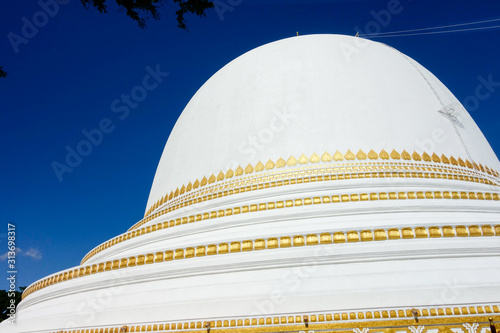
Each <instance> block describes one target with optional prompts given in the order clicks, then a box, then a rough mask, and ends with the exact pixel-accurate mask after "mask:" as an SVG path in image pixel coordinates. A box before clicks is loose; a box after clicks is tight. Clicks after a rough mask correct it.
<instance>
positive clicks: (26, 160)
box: [0, 0, 500, 289]
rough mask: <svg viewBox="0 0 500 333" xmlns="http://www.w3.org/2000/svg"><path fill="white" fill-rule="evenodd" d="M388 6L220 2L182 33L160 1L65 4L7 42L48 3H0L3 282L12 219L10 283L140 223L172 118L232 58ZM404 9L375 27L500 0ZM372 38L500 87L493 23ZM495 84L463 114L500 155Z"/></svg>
mask: <svg viewBox="0 0 500 333" xmlns="http://www.w3.org/2000/svg"><path fill="white" fill-rule="evenodd" d="M46 1H49V0H42V2H46ZM391 1H396V0H389V1H363V0H358V1H347V0H345V1H333V0H332V1H326V0H324V1H313V0H310V1H306V0H292V1H290V0H286V1H285V0H258V1H257V0H242V1H240V0H220V2H219V3H222V4H225V5H226V7H225V8H226V9H227V10H226V11H225V12H222V10H219V11H217V10H211V11H209V12H208V13H207V16H206V17H205V18H198V17H195V16H187V19H188V24H189V31H183V30H180V29H178V28H177V27H176V22H175V16H174V10H173V8H172V7H171V5H168V3H167V5H166V6H165V8H164V9H162V19H161V20H160V21H150V22H149V24H148V27H147V29H144V30H141V29H140V28H138V27H137V25H136V24H135V23H134V22H133V21H132V20H130V19H128V18H127V17H126V16H125V15H124V14H123V13H121V12H118V10H117V8H115V7H114V6H110V8H109V13H107V14H105V15H102V14H99V13H98V12H97V11H96V10H93V9H90V10H85V9H84V8H83V7H82V5H81V4H80V1H79V0H69V2H68V3H66V4H64V5H63V4H61V5H59V9H58V12H57V13H55V14H54V13H53V14H54V15H53V17H49V16H47V20H46V22H43V21H39V23H40V24H39V25H40V27H39V28H38V31H25V32H27V33H28V35H29V36H30V37H29V38H26V40H24V42H23V43H20V44H16V43H14V44H15V47H13V44H12V43H11V42H10V41H9V37H8V36H9V33H14V34H17V35H22V28H23V25H24V24H25V23H24V21H23V17H25V18H26V19H27V20H28V21H30V22H33V19H36V20H42V19H43V15H40V14H39V12H40V11H41V10H42V8H41V6H40V4H39V3H38V2H37V1H33V0H23V1H3V2H2V3H1V4H0V13H1V14H0V16H1V20H0V66H4V70H6V71H7V72H8V73H9V76H8V77H7V78H4V79H0V135H1V138H2V140H1V151H2V162H1V163H0V175H1V177H0V179H1V183H0V202H1V205H0V207H1V209H0V215H1V221H2V223H1V224H0V269H1V272H2V274H4V275H5V276H6V271H7V267H6V261H5V260H4V259H5V258H4V256H2V255H3V254H4V253H5V252H7V244H6V233H7V223H9V222H10V223H13V224H15V225H16V232H17V235H16V236H17V239H16V242H17V246H18V247H19V248H20V249H21V250H20V252H19V253H18V255H17V270H18V274H17V283H18V286H24V285H28V284H30V283H32V282H34V281H35V280H37V279H39V278H42V277H44V276H46V275H49V274H51V273H54V272H56V271H59V270H62V269H65V268H68V267H72V266H74V265H78V264H79V262H80V260H81V259H82V257H83V256H84V255H85V254H86V253H87V252H88V251H89V250H91V249H92V248H93V247H94V246H96V245H98V244H100V243H101V242H104V241H106V240H108V239H109V238H111V237H113V236H115V235H117V234H119V233H121V232H124V231H125V230H127V229H128V228H129V227H130V226H131V225H133V224H134V223H135V222H137V221H138V220H139V219H140V218H141V217H142V216H143V214H144V210H145V206H146V201H147V198H148V194H149V189H150V186H151V184H152V181H153V177H154V173H155V170H156V166H157V163H158V162H159V159H160V156H161V153H162V150H163V147H164V145H165V142H166V141H167V138H168V135H169V133H170V131H171V129H172V127H173V125H174V124H175V121H176V119H177V117H178V116H179V115H180V113H181V112H182V110H183V108H184V106H185V105H186V104H187V102H188V101H189V99H190V98H191V96H192V95H193V94H194V93H195V92H196V91H197V89H198V88H199V87H200V86H201V85H202V84H203V83H204V82H205V81H206V80H207V79H208V78H209V77H210V76H211V75H212V74H214V73H215V72H216V71H217V70H218V69H220V68H221V67H222V66H224V65H225V64H226V63H228V62H229V61H231V60H232V59H234V58H236V57H237V56H239V55H241V54H243V53H245V52H247V51H249V50H251V49H253V48H255V47H258V46H260V45H263V44H266V43H269V42H272V41H275V40H279V39H282V38H286V37H292V36H294V35H295V34H296V31H299V33H300V34H316V33H336V34H348V35H354V34H355V27H356V26H357V27H359V28H360V29H361V32H364V30H365V28H366V26H367V23H369V22H374V20H375V18H374V16H373V12H380V11H381V10H384V9H387V8H388V5H389V4H390V3H391ZM399 6H400V7H401V8H402V10H401V11H400V13H398V14H395V15H392V16H391V20H390V22H389V23H388V24H387V25H386V26H385V27H381V31H382V32H389V31H399V30H405V29H416V28H425V27H432V26H441V25H448V24H459V23H466V22H472V21H479V20H487V19H498V18H500V3H499V2H498V1H497V0H467V1H465V0H460V1H459V0H457V1H435V0H434V1H427V0H419V1H416V0H414V1H411V0H400V5H399ZM220 8H222V7H220ZM398 8H399V7H398ZM52 9H53V8H52ZM34 16H35V17H34ZM375 22H376V21H375ZM42 23H43V24H42ZM497 23H498V22H497ZM10 36H11V38H12V36H13V35H12V34H10ZM376 40H379V41H382V42H384V43H387V44H389V45H391V46H393V47H395V48H396V49H399V50H400V51H402V52H403V53H405V54H407V55H409V56H410V57H412V58H414V59H415V60H417V61H418V62H420V63H421V64H422V65H423V66H425V67H426V68H428V69H429V70H430V71H431V72H433V73H434V74H435V75H436V76H437V77H438V78H439V79H440V80H441V81H442V82H443V83H444V84H445V85H447V86H448V88H449V89H450V90H451V91H452V92H453V93H454V94H455V96H457V98H458V99H459V100H461V101H464V100H465V99H466V98H467V97H468V96H474V94H475V89H476V87H477V86H478V85H479V84H480V83H481V82H480V79H479V77H483V78H488V76H490V77H491V79H492V80H493V81H495V82H500V65H499V63H498V59H499V53H500V43H499V41H500V29H491V30H482V31H472V32H459V33H454V34H441V35H424V36H411V37H395V38H384V39H376ZM16 48H17V52H16ZM147 68H149V69H147ZM150 71H159V72H161V73H163V74H160V75H159V76H158V80H157V82H155V81H154V80H152V81H148V84H149V87H150V88H151V90H146V94H147V95H144V96H142V97H141V99H142V100H141V101H140V102H138V103H137V105H135V104H134V105H132V106H130V107H128V109H129V112H128V114H126V115H125V114H124V113H122V112H120V113H115V112H113V110H112V105H113V103H114V101H115V100H118V101H120V99H121V96H122V94H130V93H131V92H132V91H133V89H136V93H140V92H141V91H140V89H139V90H137V88H136V87H137V86H141V85H143V79H144V77H145V75H147V74H148V73H149V72H150ZM165 73H168V75H167V74H165ZM153 86H154V87H153ZM496 89H498V91H496ZM492 90H493V91H491V94H490V96H489V97H488V98H486V99H485V100H481V101H480V103H479V104H478V105H477V106H476V107H474V108H473V109H474V110H469V111H470V113H471V115H472V117H473V118H474V120H475V121H476V122H477V124H478V125H479V127H480V128H481V130H482V131H483V133H484V134H485V136H486V138H487V139H488V141H489V142H490V144H491V146H492V147H493V149H494V150H495V152H496V154H497V156H498V155H499V153H500V134H499V131H498V128H499V125H500V114H499V108H498V106H499V105H500V87H498V88H496V87H495V88H493V89H492ZM142 92H143V91H142ZM124 105H125V104H124V102H119V103H118V104H115V107H118V106H122V107H123V106H124ZM120 116H121V118H120ZM106 119H107V120H106ZM99 126H101V127H103V128H105V129H107V132H108V133H105V134H103V136H102V138H97V137H96V140H98V141H96V142H98V144H97V145H93V146H92V151H91V152H89V154H88V156H85V157H83V158H82V160H81V161H73V162H74V167H73V168H72V172H71V173H64V174H62V176H61V177H59V178H58V177H57V175H56V173H55V172H54V170H53V166H52V165H53V163H54V161H57V162H59V163H61V164H62V163H64V162H65V158H66V155H67V147H70V149H76V147H77V146H78V144H79V143H80V142H81V141H82V140H85V134H84V132H85V131H87V132H89V133H91V132H92V130H93V129H95V128H98V127H99ZM83 148H85V147H83ZM87 148H88V147H87ZM5 288H7V280H6V279H4V278H2V279H0V289H5Z"/></svg>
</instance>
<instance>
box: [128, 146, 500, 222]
mask: <svg viewBox="0 0 500 333" xmlns="http://www.w3.org/2000/svg"><path fill="white" fill-rule="evenodd" d="M367 157H368V158H369V159H370V160H377V159H379V158H380V159H381V160H388V159H389V158H391V159H393V160H400V158H402V159H403V160H407V161H409V160H412V159H413V160H414V161H417V162H420V161H425V162H432V163H442V164H450V163H451V164H452V165H455V166H461V167H464V168H465V167H467V168H469V169H473V170H476V171H480V172H483V173H487V174H489V175H490V176H493V177H500V174H499V173H498V172H496V171H494V170H492V169H490V168H488V167H483V166H482V165H481V164H479V165H477V164H476V163H475V162H473V163H471V162H470V161H468V160H466V161H465V162H464V161H463V160H462V159H461V158H459V159H458V161H457V160H456V159H455V158H454V157H453V156H451V157H450V158H449V159H448V158H447V157H446V156H445V155H442V156H441V158H440V157H439V156H437V155H436V153H432V157H431V156H430V155H429V154H427V153H426V152H424V153H423V154H422V156H420V154H418V153H417V152H415V151H414V152H413V153H412V154H411V155H410V154H409V153H408V152H407V151H406V150H403V152H402V153H401V154H399V153H398V152H397V151H396V150H394V149H393V150H392V152H391V154H390V155H389V154H388V153H387V152H386V151H385V150H383V149H382V150H381V152H380V153H379V154H377V153H376V152H375V151H373V149H372V150H370V152H369V153H368V155H366V154H365V153H364V152H363V151H362V150H361V149H359V151H358V153H357V154H356V155H354V154H353V153H352V152H351V151H350V150H347V152H346V154H345V155H342V154H341V153H340V152H339V151H338V150H337V151H336V152H335V154H334V155H333V160H335V161H342V160H344V159H345V160H348V161H352V160H354V159H358V160H360V161H363V160H366V158H367ZM331 160H332V158H331V155H330V154H328V152H325V153H324V154H323V155H322V157H321V161H323V162H330V161H331ZM318 162H320V158H319V156H318V155H317V154H316V153H313V154H312V155H311V157H310V158H307V156H306V155H305V154H302V155H301V156H300V158H299V160H297V159H296V158H295V157H294V156H293V155H292V156H290V157H289V158H288V161H287V162H285V161H284V160H283V159H282V158H280V159H279V160H278V161H277V162H276V163H274V162H273V161H272V160H271V159H269V161H268V162H267V163H266V166H264V165H263V163H262V162H260V161H259V162H258V163H257V164H256V165H255V167H253V166H252V165H251V164H248V165H247V167H246V168H245V170H244V171H245V172H244V173H245V174H251V173H253V172H261V171H264V170H271V169H273V167H267V166H268V165H269V166H271V165H272V164H275V166H276V167H277V168H283V167H285V166H286V165H288V166H295V165H297V163H299V164H307V163H318ZM241 175H243V169H242V168H241V166H239V167H238V169H237V170H236V176H241ZM233 176H234V174H233V172H232V170H231V169H229V170H228V171H227V172H223V171H220V172H219V174H218V176H217V178H216V177H215V176H214V175H213V174H212V176H211V177H210V179H209V181H208V182H207V180H206V177H204V178H203V180H202V182H201V186H202V187H203V186H206V185H207V183H209V184H211V183H214V182H215V181H216V180H217V181H223V180H224V179H230V178H232V177H233ZM196 182H198V180H196V181H195V183H196ZM194 188H197V186H196V187H194ZM186 192H190V190H188V189H186ZM178 195H180V194H179V192H178V191H176V192H175V193H174V194H173V196H172V194H171V195H169V196H168V197H167V195H165V197H164V198H163V199H160V200H158V201H157V202H156V203H155V204H154V205H152V206H151V207H150V208H149V209H148V210H147V211H146V214H145V215H144V217H148V216H149V215H150V214H151V213H153V212H154V210H156V209H157V208H158V207H160V206H161V205H162V204H164V203H166V202H167V201H168V200H172V199H173V198H175V197H177V196H178ZM132 228H133V227H132ZM132 228H131V229H132Z"/></svg>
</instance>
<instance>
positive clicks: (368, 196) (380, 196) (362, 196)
mask: <svg viewBox="0 0 500 333" xmlns="http://www.w3.org/2000/svg"><path fill="white" fill-rule="evenodd" d="M437 175H438V174H433V173H424V174H418V173H416V172H408V173H404V174H403V176H405V177H407V176H408V177H418V178H437ZM351 176H352V175H350V177H351ZM375 176H376V177H386V176H389V177H392V176H395V177H400V175H399V174H397V175H393V174H392V173H389V175H387V174H386V173H384V172H381V173H375V174H370V177H373V178H375ZM320 177H321V179H320ZM333 177H335V179H339V178H338V177H339V176H331V177H330V176H324V177H323V176H312V177H309V178H308V177H306V178H304V179H300V182H303V181H304V182H306V179H307V181H321V180H334V179H333ZM342 177H343V178H342V179H345V178H344V176H342ZM363 177H366V175H364V176H363ZM367 178H368V177H367ZM451 179H457V180H465V181H475V182H479V179H477V178H474V179H469V177H467V176H466V177H463V176H456V178H455V177H452V178H451ZM294 183H296V180H292V181H278V182H275V184H272V183H271V184H269V183H268V184H266V185H267V186H263V188H267V187H275V186H284V185H289V184H294ZM255 188H256V189H257V188H258V187H257V186H255ZM251 189H252V187H250V186H248V187H246V188H241V189H236V190H234V192H235V193H239V192H245V191H248V190H251ZM232 191H233V190H230V191H226V192H225V193H224V196H227V195H231V194H232ZM217 197H219V196H218V195H214V196H213V197H212V196H211V195H210V196H209V198H207V199H206V200H211V199H212V198H217ZM386 199H391V200H394V199H398V200H405V199H410V200H411V199H473V200H474V199H478V200H500V197H499V195H498V193H493V194H492V193H483V192H477V193H476V192H456V191H451V192H450V191H444V192H441V191H434V192H430V191H427V192H412V191H410V192H389V193H386V192H381V193H359V194H341V195H334V196H324V197H313V198H303V199H302V198H301V199H295V200H285V201H276V202H263V203H258V204H252V205H243V206H239V207H233V208H228V209H226V210H218V211H215V210H214V211H209V212H205V213H200V214H196V215H189V216H184V217H179V218H177V219H175V220H174V219H171V220H169V221H165V222H160V223H157V224H155V225H152V226H148V227H143V228H141V229H138V230H133V231H129V232H127V233H126V234H124V235H121V236H118V237H115V238H113V239H111V240H109V241H107V242H106V243H104V244H101V245H99V246H97V247H96V248H94V249H92V250H91V251H90V252H89V253H88V254H87V255H85V257H84V258H83V259H82V261H81V264H82V265H83V264H84V263H85V262H86V261H87V260H88V259H90V258H91V257H93V256H94V255H96V254H97V253H99V252H101V251H103V250H105V249H107V248H109V247H111V246H114V245H116V244H119V243H121V242H123V241H126V240H129V239H131V238H134V237H137V236H141V235H144V234H147V233H150V232H154V231H157V230H161V229H165V228H172V227H175V226H178V225H182V224H187V223H192V222H198V221H202V220H207V219H214V218H219V217H224V216H230V215H236V214H240V213H247V212H256V211H262V210H270V209H274V208H278V209H279V208H290V207H297V206H302V205H310V204H326V203H337V202H348V201H369V200H370V201H375V200H386ZM198 200H199V201H196V202H201V201H205V199H204V198H203V199H201V198H200V199H198ZM168 212H169V211H168V210H167V209H165V210H163V211H161V212H160V213H159V214H160V215H163V214H166V213H168Z"/></svg>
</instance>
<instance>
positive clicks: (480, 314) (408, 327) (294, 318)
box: [52, 305, 500, 333]
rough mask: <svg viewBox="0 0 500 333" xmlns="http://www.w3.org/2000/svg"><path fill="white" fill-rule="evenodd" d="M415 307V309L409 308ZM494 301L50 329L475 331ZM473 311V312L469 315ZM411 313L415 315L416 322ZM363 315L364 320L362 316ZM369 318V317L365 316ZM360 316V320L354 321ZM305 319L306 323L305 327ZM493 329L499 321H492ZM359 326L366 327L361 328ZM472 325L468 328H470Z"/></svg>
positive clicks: (110, 332) (485, 322)
mask: <svg viewBox="0 0 500 333" xmlns="http://www.w3.org/2000/svg"><path fill="white" fill-rule="evenodd" d="M413 311H415V313H414V312H413ZM498 313H500V309H499V307H498V305H493V306H490V305H486V306H470V307H461V308H457V307H454V308H424V309H414V308H412V309H408V308H405V309H399V310H379V311H362V312H350V313H347V312H337V313H335V312H334V313H333V314H331V313H328V314H318V313H316V314H308V315H297V314H290V315H282V316H268V317H260V318H250V319H248V318H244V319H243V318H242V319H216V320H210V321H203V322H202V321H191V322H177V323H152V324H140V325H129V326H127V325H119V326H115V327H106V328H93V329H88V328H87V329H81V330H68V331H57V332H52V333H124V332H127V333H128V332H151V331H160V332H163V331H182V332H183V333H199V332H201V330H202V329H203V331H205V330H206V328H207V327H210V328H211V329H214V330H216V331H217V332H220V333H237V332H241V333H261V332H262V333H264V332H300V331H310V332H313V331H316V330H317V331H323V330H335V331H340V332H349V333H352V332H353V330H354V332H357V331H356V329H358V330H359V331H358V332H367V333H368V332H369V331H370V330H371V329H373V330H375V331H377V332H385V333H395V332H405V333H415V332H420V333H427V332H433V331H434V332H435V331H436V330H437V332H438V333H452V332H463V333H479V332H483V328H486V329H487V330H489V328H490V325H489V319H491V320H492V321H495V322H498V320H499V319H500V317H499V316H498ZM470 315H474V316H470ZM415 316H417V317H418V318H419V321H418V322H416V320H415V319H414V318H415ZM379 318H381V319H379ZM364 319H365V320H364ZM366 319H371V320H366ZM356 320H364V321H356ZM306 323H307V327H306ZM495 326H496V330H499V329H500V325H498V324H496V325H495ZM362 329H368V330H363V331H362ZM471 329H472V331H471Z"/></svg>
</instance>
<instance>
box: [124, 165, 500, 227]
mask: <svg viewBox="0 0 500 333" xmlns="http://www.w3.org/2000/svg"><path fill="white" fill-rule="evenodd" d="M311 168H312V167H309V168H295V169H289V170H286V171H283V172H282V173H281V174H277V173H274V174H272V175H269V173H267V174H263V175H262V177H251V176H247V177H245V178H243V179H240V180H241V181H238V180H235V182H233V183H228V182H224V183H221V184H217V185H213V186H212V187H208V188H206V189H204V190H203V189H200V190H199V191H198V192H195V193H193V194H191V195H189V196H186V197H184V198H178V199H175V198H174V200H173V201H172V202H170V203H169V204H168V205H167V206H166V207H165V208H166V209H167V210H168V212H171V211H173V210H176V209H178V208H180V207H184V206H188V205H191V204H192V203H193V202H195V203H196V198H198V197H199V196H200V195H205V194H207V193H213V192H214V191H218V190H223V189H227V188H235V187H237V186H241V185H247V184H252V183H256V182H257V181H259V182H260V181H265V180H272V179H283V177H285V178H287V179H291V177H294V176H295V178H296V177H297V176H298V174H299V173H298V172H297V171H298V170H305V169H311ZM239 169H241V168H239ZM241 170H243V169H241ZM319 170H320V171H321V173H322V174H324V173H325V171H324V170H327V171H328V173H332V171H333V173H343V172H346V171H348V172H349V171H350V172H357V171H356V170H359V171H365V172H367V171H380V170H387V171H392V172H401V171H403V170H428V171H429V170H433V171H438V172H444V173H451V174H460V175H463V176H465V178H466V179H465V180H468V179H469V178H470V179H473V181H475V182H478V181H479V182H481V183H485V184H488V185H497V186H498V184H495V183H493V182H491V181H490V180H489V179H487V178H482V177H481V176H483V175H481V174H478V173H477V172H475V173H474V172H470V171H468V173H465V171H467V170H463V169H459V168H455V167H448V166H440V167H439V168H436V166H435V165H432V164H431V165H427V164H416V163H413V164H410V163H401V162H397V163H393V164H390V162H378V163H372V162H360V163H358V164H340V165H339V164H337V165H327V166H322V167H321V168H320V169H319ZM307 173H308V174H311V173H316V174H317V173H318V170H311V171H309V170H308V171H307ZM300 174H301V175H304V174H305V171H300ZM473 175H474V176H478V178H476V177H472V176H473ZM355 176H356V175H355ZM353 177H354V176H353ZM405 177H408V176H405ZM356 178H363V177H361V176H359V177H358V176H356ZM436 178H440V176H437V177H436ZM448 179H455V180H463V179H458V178H457V177H450V176H448ZM499 183H500V182H499ZM256 189H261V185H258V186H257V188H256ZM225 192H227V191H225ZM220 195H221V193H219V196H220ZM172 196H173V192H171V194H170V197H172ZM170 197H169V198H170ZM206 197H208V198H209V199H208V200H210V199H212V198H215V197H214V196H213V195H208V196H205V198H206ZM204 200H206V199H204ZM163 211H165V209H164V210H163ZM160 215H161V212H156V213H154V214H150V215H149V216H148V217H146V218H143V219H142V220H140V221H138V222H137V223H135V224H134V225H133V226H132V227H131V228H129V230H133V229H136V228H138V227H139V226H141V225H143V224H145V223H147V222H149V221H151V220H152V219H154V218H156V217H158V216H160Z"/></svg>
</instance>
